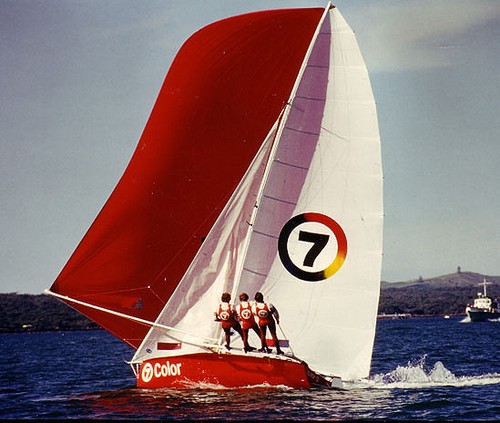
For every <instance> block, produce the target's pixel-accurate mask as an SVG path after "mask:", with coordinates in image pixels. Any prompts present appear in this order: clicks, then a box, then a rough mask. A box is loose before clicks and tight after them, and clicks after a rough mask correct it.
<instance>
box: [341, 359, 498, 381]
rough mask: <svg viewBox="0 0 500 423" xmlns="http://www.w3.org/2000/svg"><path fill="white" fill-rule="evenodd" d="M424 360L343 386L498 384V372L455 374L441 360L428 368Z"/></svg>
mask: <svg viewBox="0 0 500 423" xmlns="http://www.w3.org/2000/svg"><path fill="white" fill-rule="evenodd" d="M425 361H426V356H423V357H422V358H420V359H419V360H416V361H413V362H408V364H407V365H406V366H398V367H397V368H396V369H395V370H392V371H391V372H388V373H385V374H376V375H374V376H372V377H370V378H369V379H363V380H359V381H354V382H344V386H345V388H346V389H350V388H353V389H358V388H374V389H397V388H402V389H405V388H431V387H432V388H434V387H439V386H455V387H462V386H475V385H494V384H500V373H487V374H483V375H477V376H456V375H455V374H453V372H451V371H450V370H448V369H447V368H446V367H445V366H444V364H443V363H442V362H441V361H437V362H436V363H435V364H434V365H433V366H432V367H430V368H429V367H428V366H427V365H426V363H425Z"/></svg>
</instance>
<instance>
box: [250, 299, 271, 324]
mask: <svg viewBox="0 0 500 423" xmlns="http://www.w3.org/2000/svg"><path fill="white" fill-rule="evenodd" d="M254 312H255V315H256V316H257V317H258V318H259V326H266V325H268V324H270V323H271V322H272V321H273V316H272V314H271V310H269V306H268V305H267V303H255V306H254Z"/></svg>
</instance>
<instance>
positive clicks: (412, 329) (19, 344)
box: [0, 318, 500, 421]
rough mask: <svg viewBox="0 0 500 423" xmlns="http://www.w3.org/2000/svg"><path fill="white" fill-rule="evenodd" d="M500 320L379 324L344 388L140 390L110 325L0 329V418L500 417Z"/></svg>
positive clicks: (126, 350)
mask: <svg viewBox="0 0 500 423" xmlns="http://www.w3.org/2000/svg"><path fill="white" fill-rule="evenodd" d="M499 335H500V321H496V322H484V323H470V322H466V321H463V320H462V319H459V318H451V319H443V318H425V319H404V320H381V321H379V322H378V327H377V336H376V340H375V349H374V354H373V362H372V372H371V377H370V378H369V379H367V380H364V381H360V382H356V383H350V384H347V385H346V386H345V389H344V390H326V389H312V390H291V389H287V388H269V387H256V388H255V387H254V388H248V389H217V388H215V387H197V388H194V389H189V390H182V391H180V390H141V389H137V388H135V378H134V376H133V374H132V372H131V370H130V367H129V366H128V365H127V364H126V363H125V361H126V360H129V359H130V358H131V356H132V350H131V349H130V348H129V347H127V346H126V345H124V344H123V343H122V342H120V341H119V340H117V339H115V338H114V337H112V336H111V335H109V334H108V333H107V332H104V331H94V332H62V333H33V334H29V333H23V334H9V335H0V357H1V359H0V360H1V361H0V418H3V419H6V418H9V419H30V418H31V419H35V418H36V419H68V418H71V419H74V418H83V419H90V418H92V419H95V418H102V419H189V420H194V419H218V420H227V419H230V420H239V419H243V420H277V419H294V420H325V419H329V420H336V419H342V420H346V419H384V420H386V419H391V420H409V419H412V420H457V421H463V420H492V421H493V420H500V361H499V358H500V354H499V347H500V344H499V341H500V337H499Z"/></svg>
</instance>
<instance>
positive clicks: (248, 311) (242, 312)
mask: <svg viewBox="0 0 500 423" xmlns="http://www.w3.org/2000/svg"><path fill="white" fill-rule="evenodd" d="M236 310H237V312H238V316H239V317H240V320H241V327H242V328H243V329H250V328H251V327H253V325H255V319H254V317H253V312H252V306H251V305H250V303H249V302H247V301H244V302H242V303H240V304H239V305H238V307H237V308H236Z"/></svg>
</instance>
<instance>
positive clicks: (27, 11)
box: [0, 0, 500, 294]
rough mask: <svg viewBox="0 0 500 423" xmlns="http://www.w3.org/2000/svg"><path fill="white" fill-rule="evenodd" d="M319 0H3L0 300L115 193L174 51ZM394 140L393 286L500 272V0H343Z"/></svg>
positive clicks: (72, 241)
mask: <svg viewBox="0 0 500 423" xmlns="http://www.w3.org/2000/svg"><path fill="white" fill-rule="evenodd" d="M325 4H326V2H317V1H312V0H302V1H298V0H297V1H292V0H290V1H278V0H267V1H260V0H253V1H245V0H212V1H202V0H192V1H185V0H182V1H181V0H179V1H167V0H163V1H160V0H156V1H152V0H135V1H131V0H106V1H100V0H0V131H1V132H0V133H1V138H0V201H1V207H0V232H1V234H2V235H1V237H0V292H19V293H34V294H37V293H41V292H43V290H44V289H45V288H48V287H49V286H50V285H51V283H52V281H53V280H54V279H55V278H56V276H57V274H58V273H59V271H60V270H61V268H62V267H63V266H64V264H65V262H66V260H67V259H68V258H69V256H70V255H71V253H72V252H73V250H74V249H75V247H76V245H77V244H78V242H79V241H80V239H81V238H82V236H83V235H84V233H85V232H86V230H87V228H88V227H89V225H90V224H91V223H92V221H93V220H94V218H95V216H96V215H97V213H98V212H99V210H100V209H101V207H102V205H103V204H104V202H105V201H106V199H107V198H108V196H109V195H110V193H111V191H112V189H113V188H114V186H115V184H116V183H117V181H118V179H119V178H120V176H121V174H122V172H123V170H124V169H125V166H126V165H127V163H128V160H129V158H130V156H131V154H132V152H133V150H134V148H135V146H136V143H137V141H138V139H139V137H140V134H141V133H142V130H143V128H144V125H145V123H146V120H147V118H148V115H149V113H150V110H151V108H152V106H153V103H154V101H155V99H156V95H157V93H158V90H159V88H160V86H161V83H162V81H163V79H164V77H165V74H166V72H167V70H168V67H169V64H170V62H171V61H172V59H173V57H174V55H175V52H176V51H177V50H178V48H179V47H180V45H181V44H182V42H183V41H184V40H185V39H186V38H188V37H189V35H190V34H191V33H192V32H194V31H196V30H197V29H199V28H200V27H202V26H204V25H206V24H208V23H211V22H213V21H215V20H218V19H221V18H224V17H227V16H231V15H234V14H239V13H244V12H247V11H251V10H259V9H265V8H278V7H289V6H290V7H296V6H324V5H325ZM336 5H337V6H338V7H339V9H340V11H341V12H342V14H343V15H344V17H345V18H346V19H347V20H348V22H349V23H350V25H351V27H352V28H353V29H354V31H355V32H356V35H357V38H358V42H359V44H360V47H361V50H362V52H363V55H364V57H365V60H366V63H367V67H368V69H369V72H370V76H371V81H372V86H373V90H374V94H375V97H376V101H377V105H378V112H379V124H380V131H381V137H382V148H383V164H384V174H385V188H384V189H385V194H384V202H385V229H384V261H383V269H382V279H383V280H386V281H391V282H395V281H401V280H409V279H415V278H418V277H419V276H422V277H424V278H426V277H432V276H438V275H443V274H447V273H452V272H455V271H456V269H457V266H461V268H462V270H463V271H467V270H468V271H475V272H479V273H484V274H487V275H500V212H499V210H500V188H499V182H500V165H499V158H500V143H499V141H500V118H499V110H500V107H499V106H500V104H499V102H500V100H499V99H500V89H499V88H500V72H499V65H500V8H499V7H498V5H499V3H498V1H497V0H475V1H470V0H469V1H465V0H454V1H449V0H432V1H431V0H405V1H403V0H378V1H375V0H340V1H338V2H337V3H336Z"/></svg>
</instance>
